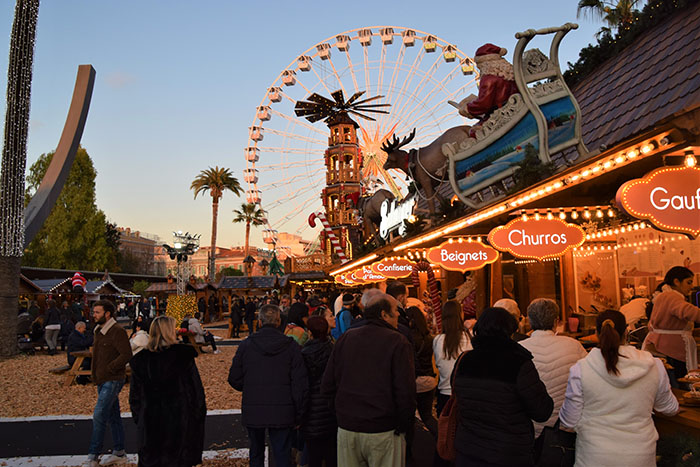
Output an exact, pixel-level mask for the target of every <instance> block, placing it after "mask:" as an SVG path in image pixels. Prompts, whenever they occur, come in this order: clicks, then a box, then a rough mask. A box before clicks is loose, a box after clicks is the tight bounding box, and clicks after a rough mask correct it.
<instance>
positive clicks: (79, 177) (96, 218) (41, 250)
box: [22, 147, 116, 271]
mask: <svg viewBox="0 0 700 467" xmlns="http://www.w3.org/2000/svg"><path fill="white" fill-rule="evenodd" d="M52 157H53V152H50V153H48V154H42V155H41V156H40V157H39V159H38V160H37V161H36V162H35V163H34V164H33V165H32V166H31V167H30V169H29V175H28V176H27V191H26V196H25V199H30V198H31V195H33V194H34V192H36V190H37V188H38V187H39V184H40V183H41V180H42V179H43V177H44V174H45V173H46V169H47V168H48V166H49V164H50V163H51V158H52ZM96 176H97V171H96V170H95V167H94V166H93V164H92V160H91V159H90V156H89V155H88V153H87V151H85V149H84V148H82V147H80V148H78V151H77V153H76V155H75V161H74V162H73V165H72V167H71V169H70V173H69V174H68V179H67V180H66V184H65V186H64V187H63V190H62V191H61V194H60V196H59V197H58V201H57V202H56V204H55V205H54V207H53V210H52V211H51V214H50V215H49V217H48V219H46V222H45V223H44V226H43V227H42V228H41V230H40V231H39V233H38V234H37V235H36V237H35V238H34V240H32V242H31V243H30V244H29V246H28V247H27V250H26V251H25V254H24V259H23V261H22V263H23V264H24V265H26V266H34V267H41V268H56V269H69V270H85V271H102V270H104V269H105V268H108V267H109V266H110V265H114V264H116V258H115V249H114V248H113V247H110V245H109V244H108V238H107V233H108V225H107V219H106V218H105V214H104V212H102V211H100V210H99V209H97V205H96V203H95V178H96Z"/></svg>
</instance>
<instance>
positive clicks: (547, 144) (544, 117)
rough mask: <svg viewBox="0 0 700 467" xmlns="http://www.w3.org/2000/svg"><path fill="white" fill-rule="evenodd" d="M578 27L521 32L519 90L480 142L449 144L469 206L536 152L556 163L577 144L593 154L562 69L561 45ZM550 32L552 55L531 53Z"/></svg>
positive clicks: (516, 70) (453, 172)
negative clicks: (554, 156) (538, 38)
mask: <svg viewBox="0 0 700 467" xmlns="http://www.w3.org/2000/svg"><path fill="white" fill-rule="evenodd" d="M576 28H578V25H576V24H572V23H567V24H565V25H564V26H561V27H558V28H546V29H540V30H538V31H535V30H533V29H528V30H527V31H525V32H520V33H517V34H516V35H515V37H516V38H517V39H519V40H518V43H517V45H516V46H515V52H514V57H513V74H514V76H515V83H516V85H517V87H518V91H519V92H518V93H517V94H514V95H512V96H511V97H510V98H509V99H508V101H507V102H506V104H505V105H503V106H502V107H501V108H499V109H497V110H495V111H494V112H493V113H492V114H491V116H490V117H489V119H488V120H487V121H486V122H484V123H483V125H482V126H481V128H480V129H478V130H477V131H476V132H475V133H476V134H475V138H468V139H467V140H465V141H463V142H462V143H461V144H460V145H459V146H455V145H452V146H448V145H446V146H448V147H445V146H443V152H444V153H445V155H446V156H447V157H448V158H449V164H450V170H449V175H450V183H451V184H452V188H453V189H454V192H455V193H456V194H457V196H458V197H459V198H460V199H461V200H462V202H464V203H465V204H466V205H467V206H470V207H472V208H478V207H480V206H481V205H483V204H485V203H486V201H485V200H484V199H483V197H482V196H481V194H480V193H479V192H480V191H481V190H483V189H485V188H487V187H490V186H493V185H494V184H496V183H498V182H502V181H504V180H505V179H506V178H508V177H511V176H512V175H513V174H514V173H515V171H516V169H517V166H516V164H518V163H519V162H521V161H522V160H523V159H524V158H525V155H526V153H527V152H529V153H530V154H533V153H534V152H536V153H537V156H538V157H539V159H540V160H541V161H542V162H543V163H547V162H550V160H551V157H550V155H551V154H556V153H557V152H560V151H563V150H565V149H568V148H571V147H574V146H575V147H576V149H577V151H578V153H579V157H587V156H589V155H590V154H589V152H588V150H587V149H586V147H585V146H584V144H583V142H582V140H581V109H580V108H579V105H578V103H577V102H576V99H575V98H574V96H573V94H572V93H571V90H570V89H569V87H568V86H567V85H566V83H565V82H564V78H563V76H562V74H561V71H560V69H559V58H558V52H559V44H560V42H561V40H562V39H563V38H564V36H565V35H566V34H567V33H568V32H569V31H570V30H572V29H576ZM546 34H554V38H553V39H552V43H551V46H550V52H549V54H550V56H549V57H547V56H546V55H544V54H543V53H542V52H541V51H540V50H539V49H530V50H527V51H525V47H526V46H527V44H528V43H529V42H530V41H531V40H532V39H533V38H534V37H535V36H537V35H546ZM505 186H506V185H505V184H503V188H505ZM491 191H492V193H493V195H494V196H495V197H499V196H503V191H502V190H500V191H495V190H493V189H492V190H491ZM475 194H476V195H475ZM492 200H493V198H492V199H491V200H490V201H492Z"/></svg>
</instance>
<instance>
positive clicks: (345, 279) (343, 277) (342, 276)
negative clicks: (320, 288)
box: [334, 274, 356, 287]
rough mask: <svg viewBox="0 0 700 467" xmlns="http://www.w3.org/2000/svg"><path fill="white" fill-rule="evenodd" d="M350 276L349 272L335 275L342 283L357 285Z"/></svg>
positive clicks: (337, 280) (339, 282)
mask: <svg viewBox="0 0 700 467" xmlns="http://www.w3.org/2000/svg"><path fill="white" fill-rule="evenodd" d="M348 276H349V274H338V275H337V276H335V278H334V279H335V281H336V282H337V283H338V284H340V285H346V286H348V287H352V286H353V285H356V284H355V281H353V280H352V279H350V277H348Z"/></svg>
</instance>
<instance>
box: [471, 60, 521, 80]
mask: <svg viewBox="0 0 700 467" xmlns="http://www.w3.org/2000/svg"><path fill="white" fill-rule="evenodd" d="M477 66H478V67H479V71H480V72H481V74H482V75H495V76H499V77H501V78H503V79H507V80H509V81H514V80H515V77H514V76H513V65H511V64H510V63H508V60H506V59H505V58H503V57H499V58H493V59H491V60H484V61H483V62H481V63H478V62H477Z"/></svg>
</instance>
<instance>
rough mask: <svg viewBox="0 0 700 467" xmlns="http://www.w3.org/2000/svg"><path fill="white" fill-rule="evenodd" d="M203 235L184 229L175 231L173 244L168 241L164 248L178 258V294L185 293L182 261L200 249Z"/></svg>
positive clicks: (174, 257)
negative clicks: (200, 240)
mask: <svg viewBox="0 0 700 467" xmlns="http://www.w3.org/2000/svg"><path fill="white" fill-rule="evenodd" d="M200 237H201V235H197V234H192V235H190V233H189V232H185V233H182V230H178V231H177V232H173V246H170V245H168V244H166V243H164V244H163V249H164V250H165V252H166V253H167V254H168V256H170V259H175V260H177V294H178V295H184V293H185V275H184V274H183V270H182V269H183V268H182V263H184V262H186V261H187V257H188V256H192V255H193V254H195V253H196V252H197V250H199V238H200Z"/></svg>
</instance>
